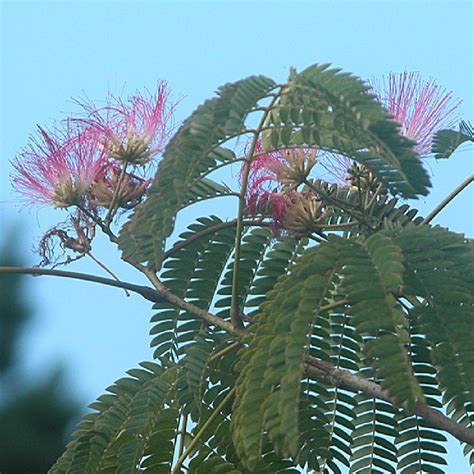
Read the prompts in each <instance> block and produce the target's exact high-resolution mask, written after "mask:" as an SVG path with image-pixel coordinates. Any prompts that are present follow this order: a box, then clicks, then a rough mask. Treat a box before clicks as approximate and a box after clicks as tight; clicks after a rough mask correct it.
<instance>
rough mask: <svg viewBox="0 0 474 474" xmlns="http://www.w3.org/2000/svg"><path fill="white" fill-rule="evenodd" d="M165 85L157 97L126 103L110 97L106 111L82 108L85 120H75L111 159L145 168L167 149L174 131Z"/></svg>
mask: <svg viewBox="0 0 474 474" xmlns="http://www.w3.org/2000/svg"><path fill="white" fill-rule="evenodd" d="M168 97H169V93H168V90H167V86H166V83H165V82H160V83H159V84H158V87H157V90H156V93H154V94H152V93H151V92H149V91H145V93H143V94H140V93H137V94H136V95H133V96H131V97H130V98H129V99H128V100H127V101H126V102H124V101H123V100H122V99H119V98H115V97H113V96H111V97H110V98H109V100H108V103H107V105H106V106H105V107H102V108H95V107H94V106H93V104H82V106H83V107H84V109H85V110H86V112H87V117H86V118H79V119H72V120H73V121H76V122H80V123H82V124H83V125H84V126H85V127H86V132H87V133H88V134H89V136H91V137H92V138H94V139H95V140H96V141H97V142H98V144H99V146H101V147H103V148H104V149H105V151H106V153H107V154H108V156H109V157H111V158H114V159H116V160H118V161H122V162H127V163H130V164H136V165H144V164H146V163H148V162H149V161H150V160H151V159H152V158H153V157H154V156H155V155H156V154H158V153H160V152H162V151H163V149H164V145H165V144H166V142H167V140H168V138H169V134H170V131H171V115H172V112H173V110H174V107H175V105H172V106H168V104H167V102H168Z"/></svg>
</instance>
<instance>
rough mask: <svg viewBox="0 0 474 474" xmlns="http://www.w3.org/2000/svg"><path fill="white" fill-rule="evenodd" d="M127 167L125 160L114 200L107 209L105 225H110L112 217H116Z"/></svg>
mask: <svg viewBox="0 0 474 474" xmlns="http://www.w3.org/2000/svg"><path fill="white" fill-rule="evenodd" d="M126 169H127V162H125V163H124V165H123V166H122V169H121V171H120V175H119V179H118V181H117V187H116V188H115V190H114V194H113V196H112V201H111V203H110V206H109V210H108V211H107V215H106V216H105V219H104V222H105V225H106V226H107V227H110V223H111V222H112V219H113V218H114V214H115V211H116V207H117V201H118V197H119V194H120V193H121V191H122V189H121V188H122V184H123V180H124V178H125V172H126Z"/></svg>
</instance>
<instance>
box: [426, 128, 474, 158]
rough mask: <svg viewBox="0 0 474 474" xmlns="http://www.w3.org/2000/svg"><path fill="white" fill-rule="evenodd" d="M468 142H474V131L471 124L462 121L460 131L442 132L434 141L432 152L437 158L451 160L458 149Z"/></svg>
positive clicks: (437, 134)
mask: <svg viewBox="0 0 474 474" xmlns="http://www.w3.org/2000/svg"><path fill="white" fill-rule="evenodd" d="M466 142H474V129H473V127H472V125H471V124H470V123H469V122H465V121H464V120H462V121H461V123H460V124H459V130H458V131H456V130H440V131H439V132H437V133H436V135H435V136H434V139H433V146H432V147H431V152H432V153H435V158H437V159H441V158H449V157H450V156H451V155H452V154H453V153H454V152H455V151H456V149H457V148H458V147H459V146H461V145H462V144H463V143H466Z"/></svg>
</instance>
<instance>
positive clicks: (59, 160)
mask: <svg viewBox="0 0 474 474" xmlns="http://www.w3.org/2000/svg"><path fill="white" fill-rule="evenodd" d="M12 165H13V168H14V170H15V172H14V174H13V176H12V182H13V187H14V188H15V190H16V191H18V192H19V193H20V194H22V195H23V196H24V199H25V201H26V202H28V203H29V204H33V203H40V204H41V203H42V204H53V205H54V206H55V207H69V206H72V205H79V204H81V203H82V202H83V200H84V198H85V195H86V194H87V192H88V190H89V188H90V186H91V184H92V183H93V182H94V181H95V180H96V179H98V178H99V177H100V176H101V174H102V172H103V170H104V166H105V155H104V153H103V152H100V151H98V150H97V148H96V147H95V146H94V144H93V143H92V142H91V141H90V140H88V139H87V137H85V136H84V135H82V134H74V133H73V132H72V130H71V129H70V130H68V132H66V134H65V135H64V136H62V135H61V134H59V133H56V134H54V135H53V134H51V133H48V132H47V131H46V130H44V129H43V128H41V127H38V134H37V136H36V137H32V138H31V140H30V143H29V145H28V146H27V148H26V149H25V150H24V151H23V152H22V153H21V154H20V155H19V156H18V157H17V158H16V159H15V160H14V161H13V162H12Z"/></svg>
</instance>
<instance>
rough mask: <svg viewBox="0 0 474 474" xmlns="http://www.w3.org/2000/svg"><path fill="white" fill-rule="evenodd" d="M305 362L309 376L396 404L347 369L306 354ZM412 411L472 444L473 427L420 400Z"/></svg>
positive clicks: (377, 388) (473, 439) (379, 390)
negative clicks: (462, 423)
mask: <svg viewBox="0 0 474 474" xmlns="http://www.w3.org/2000/svg"><path fill="white" fill-rule="evenodd" d="M305 362H306V372H307V373H308V375H309V376H310V377H314V378H315V379H318V380H322V381H324V382H326V383H328V384H330V385H332V386H335V387H340V388H344V389H347V390H350V391H353V392H363V393H365V394H366V395H369V396H370V397H374V398H379V399H381V400H385V401H386V402H389V403H391V404H392V405H394V406H396V404H395V402H394V401H393V399H392V398H391V397H390V395H389V394H388V392H387V391H386V390H384V389H383V388H382V387H381V386H380V385H379V384H377V383H375V382H371V381H370V380H366V379H363V378H361V377H359V376H358V375H355V374H352V373H351V372H349V371H348V370H343V369H337V368H336V367H334V366H333V365H331V364H329V363H328V362H324V361H321V360H318V359H315V358H314V357H311V356H306V357H305ZM412 412H413V413H414V414H415V415H418V416H420V417H422V418H423V419H424V420H426V421H427V422H429V423H431V424H432V425H433V426H435V427H436V428H439V429H440V430H443V431H446V432H448V433H450V434H452V435H453V436H454V437H455V438H457V439H458V440H459V441H463V442H464V443H467V444H470V445H474V430H473V429H469V428H466V427H465V426H463V425H461V424H460V423H457V422H456V421H454V420H452V419H451V418H448V417H447V416H445V415H443V414H442V413H441V412H440V411H438V410H435V409H434V408H431V407H430V406H428V405H426V403H423V402H420V401H417V402H415V404H414V406H413V409H412Z"/></svg>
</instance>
